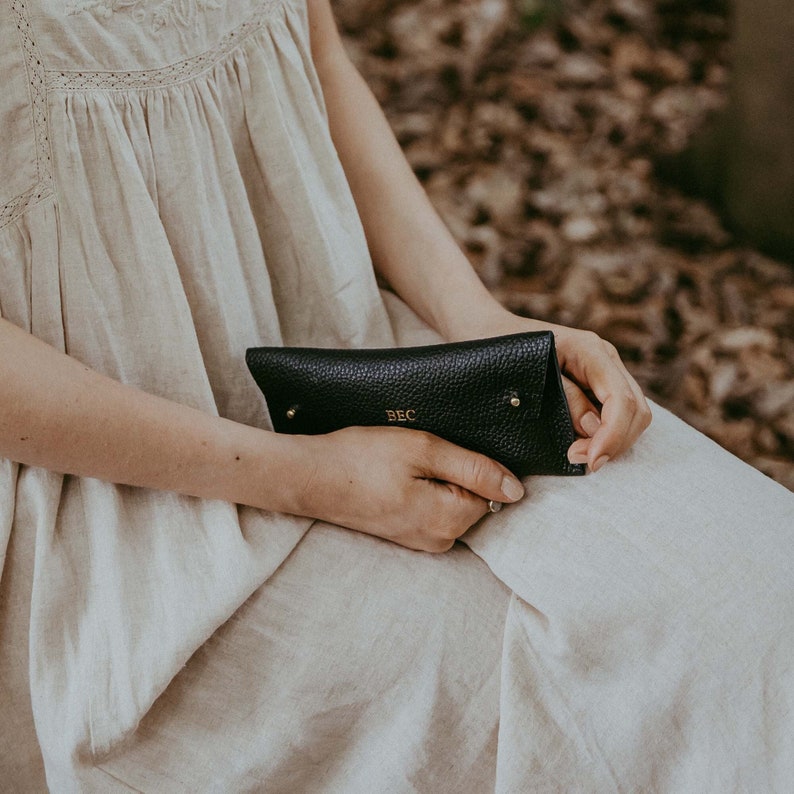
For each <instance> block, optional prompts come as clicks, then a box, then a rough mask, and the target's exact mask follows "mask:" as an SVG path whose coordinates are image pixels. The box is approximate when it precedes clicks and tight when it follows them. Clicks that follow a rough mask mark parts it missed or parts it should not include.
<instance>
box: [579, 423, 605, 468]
mask: <svg viewBox="0 0 794 794" xmlns="http://www.w3.org/2000/svg"><path fill="white" fill-rule="evenodd" d="M580 424H581V425H582V430H584V432H585V433H587V435H588V436H594V435H595V434H596V433H597V432H598V428H599V427H601V420H600V419H599V418H598V417H597V416H596V415H595V414H594V413H593V412H592V411H589V412H588V413H586V414H585V415H584V416H583V417H582V420H581V422H580ZM576 462H577V463H580V462H582V461H576Z"/></svg>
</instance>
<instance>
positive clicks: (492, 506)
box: [488, 499, 502, 513]
mask: <svg viewBox="0 0 794 794" xmlns="http://www.w3.org/2000/svg"><path fill="white" fill-rule="evenodd" d="M501 509H502V503H501V502H495V501H494V500H493V499H489V500H488V510H490V511H491V512H492V513H498V512H499V511H500V510H501Z"/></svg>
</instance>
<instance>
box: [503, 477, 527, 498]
mask: <svg viewBox="0 0 794 794" xmlns="http://www.w3.org/2000/svg"><path fill="white" fill-rule="evenodd" d="M502 493H503V494H504V495H505V496H506V497H507V500H508V501H509V502H517V501H518V500H519V499H520V498H521V497H522V496H523V495H524V486H523V485H521V483H520V482H519V481H518V480H516V479H515V478H513V477H507V476H505V477H503V478H502Z"/></svg>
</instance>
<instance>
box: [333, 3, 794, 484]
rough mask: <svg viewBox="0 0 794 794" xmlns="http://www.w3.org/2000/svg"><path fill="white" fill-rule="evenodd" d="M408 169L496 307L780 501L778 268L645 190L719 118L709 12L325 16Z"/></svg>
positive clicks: (705, 218) (783, 436) (787, 442)
mask: <svg viewBox="0 0 794 794" xmlns="http://www.w3.org/2000/svg"><path fill="white" fill-rule="evenodd" d="M334 8H335V11H336V14H337V17H338V20H339V22H340V25H341V28H342V30H343V34H344V37H345V42H346V45H347V46H348V48H349V51H350V53H351V55H352V57H353V60H354V61H355V63H356V64H357V65H358V67H359V68H360V70H361V71H362V73H363V74H364V76H365V78H366V79H367V81H368V82H369V84H370V86H371V87H372V89H373V91H374V93H375V95H376V96H377V97H378V99H379V100H380V102H381V103H382V105H383V107H384V108H385V110H386V113H387V115H388V118H389V120H390V122H391V124H392V127H393V129H394V131H395V133H396V135H397V137H398V139H399V141H400V143H401V144H402V146H403V148H404V150H405V151H406V154H407V156H408V159H409V161H410V162H411V165H412V166H413V168H414V170H415V172H416V173H417V174H418V176H419V178H420V179H421V180H422V182H423V183H424V185H425V187H426V189H427V191H428V193H429V195H430V197H431V199H432V200H433V202H434V204H435V206H436V207H437V209H438V210H439V211H440V213H441V215H442V217H443V218H444V220H445V221H446V223H447V225H448V226H449V227H450V229H451V230H452V232H453V234H454V235H455V237H456V238H457V239H458V241H459V242H460V243H461V245H462V246H463V247H464V249H465V250H466V251H467V252H468V254H469V256H470V258H471V260H472V262H473V263H474V264H475V266H476V267H477V269H478V272H479V273H480V276H481V277H482V278H483V280H484V281H485V282H486V284H487V285H488V286H489V287H490V288H491V290H492V291H493V292H494V294H495V295H496V296H497V297H498V298H499V299H500V300H501V301H502V302H503V303H504V304H505V305H507V306H508V307H509V308H511V309H512V310H514V311H517V312H519V313H522V314H525V315H527V316H532V317H536V318H540V319H545V320H550V321H553V322H558V323H562V324H565V325H573V326H577V327H581V328H589V329H592V330H594V331H596V332H597V333H599V334H600V335H602V336H603V337H605V338H606V339H609V340H610V341H612V342H613V343H614V344H615V345H616V346H617V347H618V349H619V350H620V352H621V354H622V356H623V358H624V360H625V361H626V363H627V365H628V366H629V368H630V369H631V371H632V373H633V374H634V376H635V377H636V378H637V380H638V381H639V382H640V384H641V385H642V386H643V388H644V389H645V390H646V392H647V393H648V394H649V395H650V396H652V397H653V398H654V399H655V400H656V401H657V402H659V403H660V404H662V405H664V406H666V407H667V408H669V409H671V410H672V411H673V412H674V413H676V414H677V415H678V416H680V417H682V418H683V419H685V420H686V421H687V422H689V423H690V424H692V425H694V426H695V427H697V428H698V429H700V430H702V431H703V432H704V433H706V434H707V435H709V436H711V437H712V438H713V439H715V440H716V441H717V442H718V443H720V444H721V445H722V446H724V447H726V448H727V449H729V450H730V451H732V452H733V453H734V454H736V455H738V456H739V457H741V458H742V459H744V460H745V461H747V462H748V463H750V464H752V465H753V466H756V467H757V468H758V469H760V470H761V471H763V472H765V473H766V474H768V475H770V476H771V477H774V478H775V479H777V480H778V481H779V482H781V483H783V484H784V485H786V486H787V487H788V488H790V489H792V490H794V266H792V265H786V264H783V263H780V262H776V261H774V260H772V259H769V258H768V257H765V256H763V255H762V254H760V253H759V252H757V251H755V250H753V249H751V248H748V247H747V246H745V245H742V244H741V242H740V241H738V240H736V239H735V238H734V237H733V235H732V234H731V233H730V231H729V230H727V229H726V228H724V226H723V225H722V223H721V222H720V219H719V217H718V216H717V214H716V213H715V212H714V210H713V209H712V208H711V207H710V206H709V205H708V204H707V203H705V202H704V201H701V200H696V199H693V198H690V197H687V196H685V195H683V194H682V193H681V192H680V191H678V190H677V189H675V188H673V187H670V186H669V185H667V184H665V183H664V182H663V181H662V180H660V179H659V178H658V176H657V171H658V168H657V164H658V163H659V162H660V161H662V160H664V158H668V157H671V156H675V154H676V153H678V152H680V151H682V150H683V149H684V148H685V147H686V146H687V144H688V143H689V142H690V141H691V140H692V137H693V135H695V134H696V133H697V132H698V131H699V130H702V129H703V127H704V125H705V123H706V121H707V119H708V118H709V117H710V115H711V114H712V113H714V112H715V111H718V110H719V109H721V108H722V107H724V105H725V103H726V101H727V92H728V83H729V79H730V47H729V32H730V28H729V19H728V15H727V2H726V0H704V1H703V2H698V3H691V2H686V0H334Z"/></svg>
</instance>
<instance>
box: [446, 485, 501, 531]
mask: <svg viewBox="0 0 794 794" xmlns="http://www.w3.org/2000/svg"><path fill="white" fill-rule="evenodd" d="M435 484H436V485H437V486H438V487H439V488H441V489H443V493H442V500H443V504H444V508H445V509H446V510H447V511H448V512H449V514H454V515H455V518H456V522H457V524H458V526H459V527H460V531H459V532H458V533H457V534H456V536H455V537H460V536H461V535H462V534H463V533H464V532H466V530H468V529H469V527H471V526H473V525H474V524H476V523H477V522H478V521H479V520H480V519H481V518H482V517H483V516H485V515H487V514H488V513H490V512H491V510H490V507H489V501H488V500H486V499H483V498H482V497H481V496H477V494H475V493H473V492H472V491H469V490H466V489H465V488H461V487H460V486H459V485H454V484H453V483H449V482H436V483H435ZM493 501H496V500H493Z"/></svg>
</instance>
